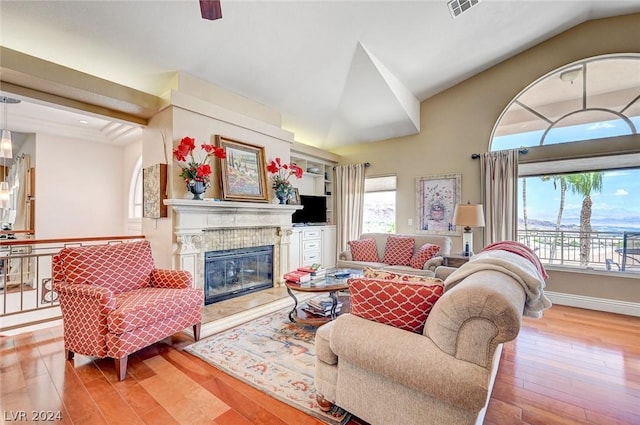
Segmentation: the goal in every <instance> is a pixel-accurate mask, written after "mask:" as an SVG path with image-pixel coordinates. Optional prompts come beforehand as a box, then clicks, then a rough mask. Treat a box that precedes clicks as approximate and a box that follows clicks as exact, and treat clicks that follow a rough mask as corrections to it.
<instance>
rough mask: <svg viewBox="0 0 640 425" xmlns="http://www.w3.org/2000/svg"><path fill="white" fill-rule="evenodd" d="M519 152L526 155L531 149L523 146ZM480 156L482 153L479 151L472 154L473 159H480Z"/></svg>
mask: <svg viewBox="0 0 640 425" xmlns="http://www.w3.org/2000/svg"><path fill="white" fill-rule="evenodd" d="M518 153H519V154H521V155H526V154H528V153H529V149H527V148H522V149H520V150H518ZM478 158H480V154H479V153H474V154H471V159H478Z"/></svg>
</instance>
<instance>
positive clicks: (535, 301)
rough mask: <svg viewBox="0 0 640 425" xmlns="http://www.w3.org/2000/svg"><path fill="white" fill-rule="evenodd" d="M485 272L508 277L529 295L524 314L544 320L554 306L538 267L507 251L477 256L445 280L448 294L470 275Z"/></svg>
mask: <svg viewBox="0 0 640 425" xmlns="http://www.w3.org/2000/svg"><path fill="white" fill-rule="evenodd" d="M483 270H495V271H498V272H500V273H504V274H506V275H509V276H511V277H512V278H513V279H515V280H516V281H517V282H518V283H519V284H520V286H522V289H524V292H525V294H526V301H525V305H524V310H523V312H522V314H523V315H525V316H527V317H535V318H539V317H542V311H543V310H545V309H547V308H549V307H551V301H549V298H547V296H546V295H545V294H544V286H545V282H544V279H543V278H542V276H541V275H540V272H539V271H538V269H537V267H536V266H535V265H534V264H533V263H531V261H529V260H528V259H526V258H524V257H521V256H520V255H518V254H514V253H512V252H507V251H484V252H481V253H479V254H476V255H474V256H473V257H471V258H470V259H469V262H468V263H467V264H465V265H464V266H462V267H460V268H459V269H457V270H455V271H454V272H453V273H451V274H450V275H449V276H448V277H447V278H446V280H445V281H444V287H445V291H447V290H449V289H451V288H452V287H453V286H455V285H456V284H458V283H459V282H461V281H462V280H463V279H464V278H466V277H467V276H469V275H471V274H473V273H475V272H479V271H483Z"/></svg>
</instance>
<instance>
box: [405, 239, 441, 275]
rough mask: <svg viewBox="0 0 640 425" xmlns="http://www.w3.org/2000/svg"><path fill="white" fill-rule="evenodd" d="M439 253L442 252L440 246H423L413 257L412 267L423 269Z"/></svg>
mask: <svg viewBox="0 0 640 425" xmlns="http://www.w3.org/2000/svg"><path fill="white" fill-rule="evenodd" d="M438 252H440V247H439V246H438V245H434V244H432V243H426V244H424V245H422V246H421V247H420V249H419V250H417V251H416V253H415V254H413V257H411V267H413V268H414V269H422V268H423V267H424V263H426V262H427V261H429V260H431V259H432V258H433V257H435V256H436V255H438Z"/></svg>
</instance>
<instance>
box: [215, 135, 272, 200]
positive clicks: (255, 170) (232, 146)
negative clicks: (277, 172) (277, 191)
mask: <svg viewBox="0 0 640 425" xmlns="http://www.w3.org/2000/svg"><path fill="white" fill-rule="evenodd" d="M216 145H217V146H219V147H221V148H224V150H225V151H226V153H227V158H226V159H224V160H220V170H221V177H222V178H221V183H222V198H223V199H224V200H225V201H254V202H256V201H257V202H269V189H268V186H267V169H266V160H265V154H264V147H262V146H255V145H251V144H249V143H245V142H241V141H239V140H234V139H230V138H228V137H224V136H220V135H216Z"/></svg>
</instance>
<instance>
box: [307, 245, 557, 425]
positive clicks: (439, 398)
mask: <svg viewBox="0 0 640 425" xmlns="http://www.w3.org/2000/svg"><path fill="white" fill-rule="evenodd" d="M520 260H521V258H520V259H515V258H514V259H511V258H507V260H506V261H504V263H505V264H507V267H508V268H510V269H512V270H507V271H504V272H502V271H498V270H497V267H495V268H494V267H493V266H491V265H489V266H487V269H486V270H480V271H478V270H477V267H478V264H476V265H475V269H473V272H472V273H465V270H463V269H464V268H465V267H467V266H469V264H465V265H464V266H462V267H461V268H460V269H458V270H456V271H454V272H453V273H452V274H451V275H450V276H449V278H447V280H445V292H444V294H443V295H442V297H441V298H440V299H439V300H438V301H437V302H436V303H435V305H434V306H433V309H432V310H431V313H430V314H429V316H428V318H427V321H426V323H425V327H424V331H423V333H422V334H418V333H414V332H409V331H405V330H402V329H398V328H395V327H392V326H388V325H384V324H380V323H377V322H374V321H370V320H366V319H363V318H361V317H358V316H355V315H352V314H343V315H342V316H340V317H338V318H337V319H336V320H335V321H333V322H329V323H327V324H325V325H323V326H322V327H320V328H319V329H318V332H317V334H316V353H317V357H316V367H315V387H316V391H317V394H318V396H319V402H320V404H321V405H323V403H324V406H325V407H327V406H330V405H331V403H334V404H336V405H337V406H340V407H342V408H344V409H346V410H347V411H349V412H351V413H352V414H354V415H356V416H358V417H360V418H361V419H363V420H365V421H367V422H369V423H370V424H372V425H388V424H403V425H411V424H415V425H429V424H433V425H445V424H451V425H465V424H466V425H471V424H481V423H482V422H483V420H484V415H485V411H486V408H487V404H488V401H489V397H490V394H491V390H492V388H493V382H494V379H495V376H496V374H497V370H498V363H499V359H500V353H501V350H502V343H504V342H507V341H510V340H513V339H514V338H515V337H516V336H517V335H518V332H519V330H520V324H521V318H522V315H523V310H524V309H525V305H529V301H530V296H533V295H531V294H536V293H537V294H538V296H540V293H541V292H542V288H543V287H544V281H543V280H542V278H539V279H540V282H539V283H536V280H537V279H538V277H537V276H538V275H537V274H536V272H535V270H533V269H531V268H528V269H527V273H529V274H527V275H526V276H524V277H523V278H522V279H521V278H520V277H517V274H518V271H517V270H516V271H515V272H514V271H513V270H515V269H516V268H517V264H516V263H517V262H518V261H520ZM509 263H513V264H509ZM469 267H474V266H473V265H472V266H469ZM447 269H449V268H447V267H440V268H438V270H436V277H439V276H441V275H442V276H445V275H447V273H444V272H450V271H451V270H450V269H449V270H447ZM456 276H459V278H456ZM525 281H526V283H525ZM531 281H533V282H531ZM450 282H451V283H450ZM528 283H532V286H531V287H532V288H533V287H534V286H536V285H539V290H536V289H531V288H528V287H527V284H528ZM542 297H543V298H544V300H545V303H542V302H539V303H538V304H537V305H540V306H542V307H541V309H542V308H546V307H548V305H549V303H547V302H546V297H544V294H543V293H542ZM532 305H534V304H532ZM540 312H541V310H540ZM327 401H328V402H330V403H329V404H328V405H327V403H326V402H327Z"/></svg>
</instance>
